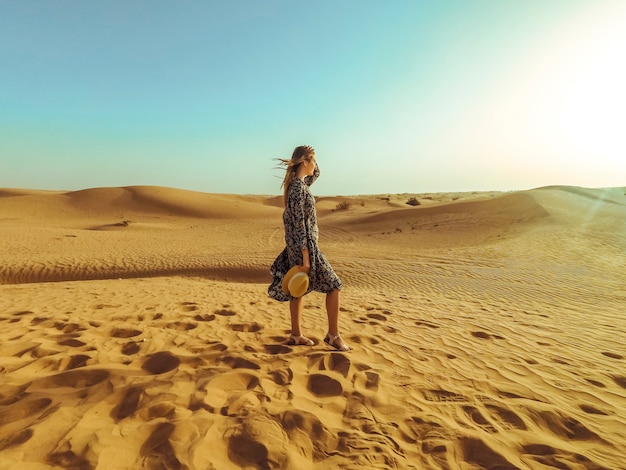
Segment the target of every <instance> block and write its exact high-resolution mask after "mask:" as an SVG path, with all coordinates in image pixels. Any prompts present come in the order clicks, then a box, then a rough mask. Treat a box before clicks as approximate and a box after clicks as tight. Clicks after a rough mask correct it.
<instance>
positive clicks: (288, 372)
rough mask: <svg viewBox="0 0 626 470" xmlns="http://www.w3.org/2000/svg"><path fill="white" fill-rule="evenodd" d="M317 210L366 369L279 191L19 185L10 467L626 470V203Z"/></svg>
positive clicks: (7, 223)
mask: <svg viewBox="0 0 626 470" xmlns="http://www.w3.org/2000/svg"><path fill="white" fill-rule="evenodd" d="M411 197H415V198H416V199H417V200H418V201H419V202H420V205H417V206H410V205H407V204H406V202H407V201H408V200H409V199H410V198H411ZM317 207H318V214H319V224H320V230H321V238H320V245H321V248H322V250H323V251H324V252H325V254H326V256H327V257H328V258H329V259H330V261H331V262H332V264H333V266H334V267H335V269H336V271H337V272H338V274H339V275H340V276H341V277H342V279H343V281H344V284H345V287H344V289H343V291H342V297H341V318H340V325H341V328H342V332H343V336H344V339H345V340H346V342H348V343H349V344H350V345H351V346H352V347H353V350H352V351H350V352H348V353H340V352H335V351H333V350H331V349H329V347H327V346H326V345H325V344H324V343H323V342H322V338H323V337H324V334H325V332H326V319H325V310H324V296H323V295H321V294H311V295H309V296H307V297H306V302H305V305H306V306H305V310H304V315H303V327H304V332H305V333H306V334H307V335H309V336H310V337H312V338H314V339H315V342H316V345H315V346H312V347H306V346H301V347H294V346H288V345H287V344H286V339H287V335H288V328H289V319H288V312H287V305H286V304H281V303H277V302H275V301H273V300H271V299H269V298H268V297H267V293H266V292H267V285H268V283H269V273H268V268H269V265H270V264H271V262H272V261H273V259H274V258H275V256H276V255H277V254H278V253H279V252H280V250H282V248H283V243H284V241H283V228H282V219H281V213H282V208H281V197H280V196H271V197H270V196H267V197H265V196H243V195H224V194H205V193H196V192H191V191H184V190H177V189H171V188H163V187H125V188H96V189H88V190H84V191H77V192H51V191H31V190H23V189H6V190H0V284H1V285H0V469H35V470H37V469H49V468H55V469H59V468H68V469H69V468H72V469H103V470H104V469H107V470H108V469H140V468H146V469H239V468H245V469H275V468H285V469H328V468H342V469H356V468H359V469H360V468H367V469H377V468H378V469H388V468H393V469H395V468H398V469H405V468H406V469H458V470H469V469H492V470H496V469H498V470H502V469H549V468H559V469H572V470H573V469H611V470H615V469H625V468H626V316H625V312H626V275H625V274H624V273H625V266H626V237H625V236H624V234H625V233H626V189H625V188H612V189H585V188H577V187H564V186H555V187H547V188H539V189H533V190H529V191H519V192H505V193H500V192H479V193H458V194H453V193H442V194H395V195H365V196H346V197H334V198H331V197H322V198H319V199H318V203H317ZM338 207H340V208H342V209H338Z"/></svg>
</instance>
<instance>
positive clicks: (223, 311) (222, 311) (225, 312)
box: [215, 308, 237, 317]
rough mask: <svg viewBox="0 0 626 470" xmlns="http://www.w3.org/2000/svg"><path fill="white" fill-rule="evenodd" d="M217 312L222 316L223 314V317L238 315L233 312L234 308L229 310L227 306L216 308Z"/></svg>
mask: <svg viewBox="0 0 626 470" xmlns="http://www.w3.org/2000/svg"><path fill="white" fill-rule="evenodd" d="M215 314H216V315H220V316H222V317H232V316H235V315H237V314H236V313H235V312H233V311H232V310H228V309H225V308H222V309H219V310H216V311H215Z"/></svg>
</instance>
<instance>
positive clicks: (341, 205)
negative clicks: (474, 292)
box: [335, 201, 352, 211]
mask: <svg viewBox="0 0 626 470" xmlns="http://www.w3.org/2000/svg"><path fill="white" fill-rule="evenodd" d="M351 206H352V204H350V203H349V202H348V201H341V202H339V203H337V206H336V207H335V210H338V211H346V210H348V209H350V207H351Z"/></svg>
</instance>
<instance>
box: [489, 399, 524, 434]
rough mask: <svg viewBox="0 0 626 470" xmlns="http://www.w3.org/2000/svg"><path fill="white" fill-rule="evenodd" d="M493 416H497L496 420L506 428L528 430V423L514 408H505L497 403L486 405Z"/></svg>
mask: <svg viewBox="0 0 626 470" xmlns="http://www.w3.org/2000/svg"><path fill="white" fill-rule="evenodd" d="M485 406H486V408H487V410H488V411H489V413H490V414H491V416H492V417H494V416H495V418H496V419H494V421H496V422H499V423H500V425H502V427H503V428H505V429H512V428H515V429H520V430H522V431H524V430H526V423H524V420H522V418H520V416H519V415H518V414H517V413H515V412H514V411H512V410H509V409H507V408H503V407H501V406H497V405H485Z"/></svg>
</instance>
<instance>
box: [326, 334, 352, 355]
mask: <svg viewBox="0 0 626 470" xmlns="http://www.w3.org/2000/svg"><path fill="white" fill-rule="evenodd" d="M324 342H325V343H326V344H328V345H329V346H331V347H333V348H335V349H336V350H337V351H350V346H348V345H347V344H346V343H344V341H343V339H342V338H341V336H340V335H337V336H333V335H331V334H330V333H328V334H327V335H326V338H324Z"/></svg>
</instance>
